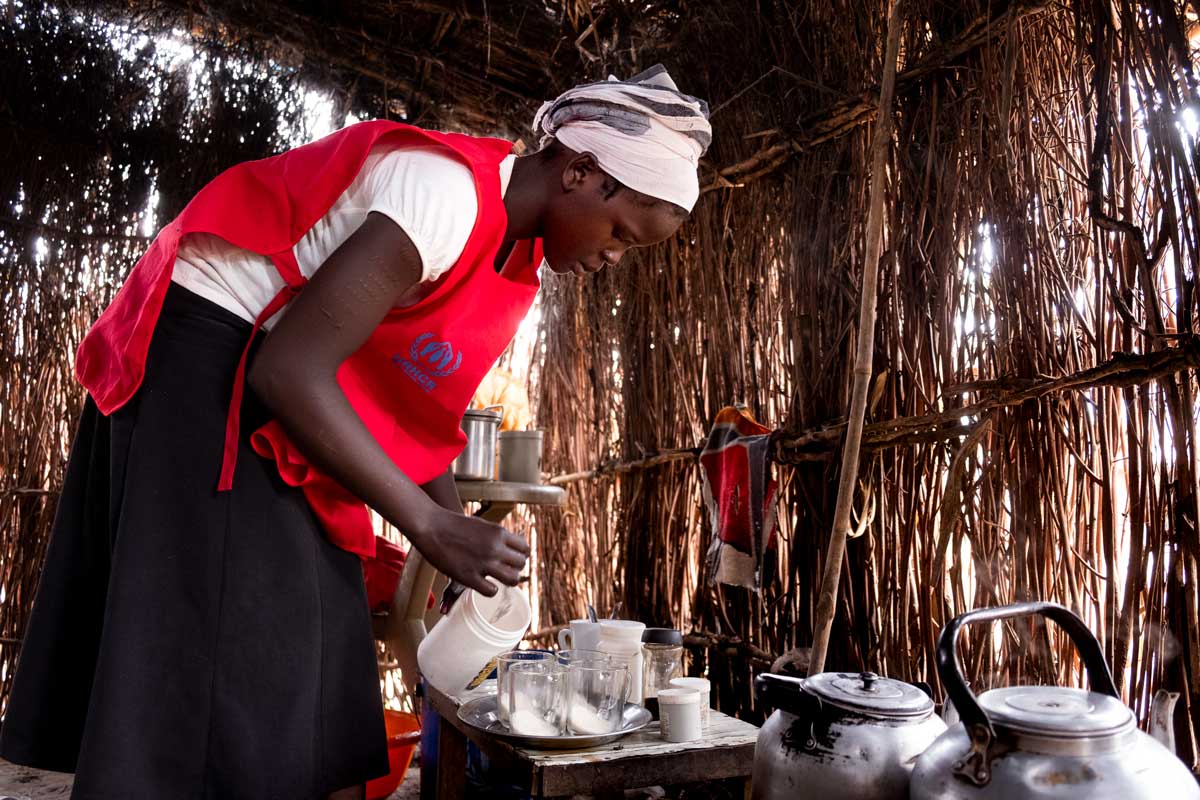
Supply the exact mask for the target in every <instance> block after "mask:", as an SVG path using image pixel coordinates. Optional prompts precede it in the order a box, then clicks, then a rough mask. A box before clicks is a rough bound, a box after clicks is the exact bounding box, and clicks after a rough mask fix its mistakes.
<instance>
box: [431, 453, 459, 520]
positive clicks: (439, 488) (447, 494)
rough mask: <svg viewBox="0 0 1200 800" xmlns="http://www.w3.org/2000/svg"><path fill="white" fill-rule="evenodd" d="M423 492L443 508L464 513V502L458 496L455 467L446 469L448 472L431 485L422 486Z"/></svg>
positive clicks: (435, 479) (439, 476) (451, 466)
mask: <svg viewBox="0 0 1200 800" xmlns="http://www.w3.org/2000/svg"><path fill="white" fill-rule="evenodd" d="M421 490H422V491H424V492H425V494H426V495H428V496H429V499H430V500H432V501H433V502H435V503H437V504H438V505H439V506H441V507H442V508H445V509H447V510H450V511H457V512H458V513H459V514H461V513H463V506H462V500H461V499H460V498H459V496H458V487H457V486H455V484H454V465H453V464H451V465H450V466H448V467H446V471H445V472H443V473H442V474H441V475H438V476H437V477H436V478H434V479H433V480H431V481H429V483H423V484H421Z"/></svg>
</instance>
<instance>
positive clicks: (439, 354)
mask: <svg viewBox="0 0 1200 800" xmlns="http://www.w3.org/2000/svg"><path fill="white" fill-rule="evenodd" d="M408 355H409V357H408V358H405V357H404V355H403V354H402V353H396V354H395V355H393V356H392V363H393V364H395V365H396V366H398V367H399V368H400V369H401V370H403V372H404V374H405V375H407V376H408V377H410V378H412V379H413V381H414V382H415V383H416V384H417V385H418V386H420V387H421V388H422V389H424V390H425V391H426V392H432V391H433V390H434V389H436V388H437V381H436V380H434V378H444V377H446V376H447V375H453V374H454V373H455V372H457V371H458V368H459V366H461V365H462V352H461V351H457V352H456V351H455V349H454V347H453V346H452V345H451V344H450V343H449V342H439V341H437V340H435V339H434V336H433V333H432V332H429V331H427V332H425V333H422V334H421V335H420V336H418V337H417V338H416V339H413V343H412V344H411V345H409V346H408Z"/></svg>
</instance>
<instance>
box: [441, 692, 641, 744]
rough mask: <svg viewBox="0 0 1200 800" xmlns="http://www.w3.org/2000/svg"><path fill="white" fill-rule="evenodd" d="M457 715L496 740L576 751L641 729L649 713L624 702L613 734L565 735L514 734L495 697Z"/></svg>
mask: <svg viewBox="0 0 1200 800" xmlns="http://www.w3.org/2000/svg"><path fill="white" fill-rule="evenodd" d="M458 718H459V719H461V720H462V721H463V722H465V723H467V724H468V725H470V726H471V727H472V728H475V729H476V730H481V731H483V732H484V733H488V734H491V735H492V736H495V737H496V738H498V739H503V740H504V741H506V742H510V743H512V744H515V745H517V746H518V747H524V748H526V749H527V750H578V749H581V748H585V747H596V746H598V745H602V744H608V743H609V742H615V741H616V740H617V739H620V738H621V737H622V736H628V735H629V734H631V733H633V732H634V731H640V730H641V729H642V728H644V727H646V726H647V725H649V724H650V712H649V711H647V710H646V709H645V708H643V707H642V706H639V705H634V704H633V703H626V704H625V711H624V713H622V715H621V727H620V728H619V729H618V730H616V731H613V732H612V733H601V734H587V735H583V734H573V733H569V734H565V735H563V736H524V735H522V734H519V733H513V732H512V731H510V730H509V729H508V726H507V725H505V724H504V723H503V722H501V721H500V718H499V717H498V716H497V714H496V696H495V695H488V696H486V697H477V698H475V699H474V700H468V701H467V702H465V703H463V704H462V705H461V706H459V707H458Z"/></svg>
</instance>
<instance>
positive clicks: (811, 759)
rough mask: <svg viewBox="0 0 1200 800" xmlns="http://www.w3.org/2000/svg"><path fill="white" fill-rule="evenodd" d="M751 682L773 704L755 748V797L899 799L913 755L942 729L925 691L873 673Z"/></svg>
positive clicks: (905, 793)
mask: <svg viewBox="0 0 1200 800" xmlns="http://www.w3.org/2000/svg"><path fill="white" fill-rule="evenodd" d="M754 683H755V689H756V691H757V693H758V697H759V700H760V701H761V702H763V703H765V704H766V705H767V706H769V707H771V708H775V709H776V711H775V712H774V713H773V714H772V715H771V717H770V719H768V720H767V722H766V724H764V725H763V727H762V730H760V731H759V734H758V742H757V744H756V745H755V748H754V777H753V789H752V796H753V798H754V800H777V799H778V800H783V798H787V799H788V800H793V798H797V797H813V798H819V800H906V798H907V797H908V780H909V774H910V773H911V772H912V766H913V762H914V761H915V760H916V758H917V756H918V755H919V754H920V753H921V751H923V750H924V749H925V748H926V747H928V746H929V744H930V743H931V742H932V741H933V740H934V739H936V738H937V736H938V735H939V734H941V733H942V732H943V731H945V729H946V725H945V723H943V722H942V720H941V718H939V717H938V716H937V715H936V714H934V713H933V701H932V700H930V698H929V695H927V694H925V692H923V691H921V690H920V689H918V688H917V687H916V686H913V685H912V684H908V683H904V682H902V681H897V680H892V679H891V678H881V677H879V676H877V675H875V673H873V672H861V673H853V672H823V673H821V674H819V675H814V676H812V677H811V678H803V679H801V678H791V677H786V676H783V675H771V674H765V675H759V676H758V678H756V679H755V682H754Z"/></svg>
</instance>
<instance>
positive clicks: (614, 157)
mask: <svg viewBox="0 0 1200 800" xmlns="http://www.w3.org/2000/svg"><path fill="white" fill-rule="evenodd" d="M533 128H534V130H538V131H541V132H542V134H543V137H542V143H543V144H545V143H546V142H548V141H549V140H550V139H552V138H553V139H557V140H558V141H559V142H561V143H562V144H563V145H564V146H566V147H569V148H571V149H572V150H575V151H577V152H581V153H582V152H588V153H591V154H592V155H594V156H595V157H596V160H597V162H599V165H600V168H601V169H602V170H604V171H605V172H607V173H608V174H609V175H611V176H612V177H613V178H615V179H617V180H618V181H620V182H621V183H623V184H624V185H626V186H628V187H629V188H630V189H635V190H637V191H639V192H641V193H642V194H646V195H649V196H651V197H657V198H659V199H660V200H666V201H668V202H671V203H674V204H675V205H677V206H682V207H683V208H685V209H687V210H688V211H691V210H692V206H694V205H695V204H696V198H697V197H699V196H700V181H699V178H698V177H697V173H696V170H697V165H698V164H699V161H700V156H702V155H704V151H705V150H707V149H708V145H709V144H710V143H711V142H712V127H711V126H710V125H709V124H708V104H707V103H705V102H704V101H703V100H698V99H697V98H695V97H692V96H691V95H687V94H684V93H683V92H681V91H679V89H678V87H676V85H675V81H673V80H671V76H670V75H668V74H667V70H666V69H665V68H664V67H663V66H662V65H661V64H658V65H656V66H653V67H651V68H650V69H648V70H646V71H645V72H643V73H641V74H639V75H635V76H634V77H632V78H630V79H629V80H625V81H622V80H617V78H615V77H614V76H611V75H610V76H609V78H608V80H607V81H601V82H599V83H585V84H583V85H582V86H576V87H575V88H574V89H570V90H568V91H566V92H563V93H562V94H561V95H559V96H558V98H557V99H555V100H552V101H550V102H547V103H543V104H542V107H541V108H539V109H538V112H537V115H536V116H535V117H534V118H533Z"/></svg>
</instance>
